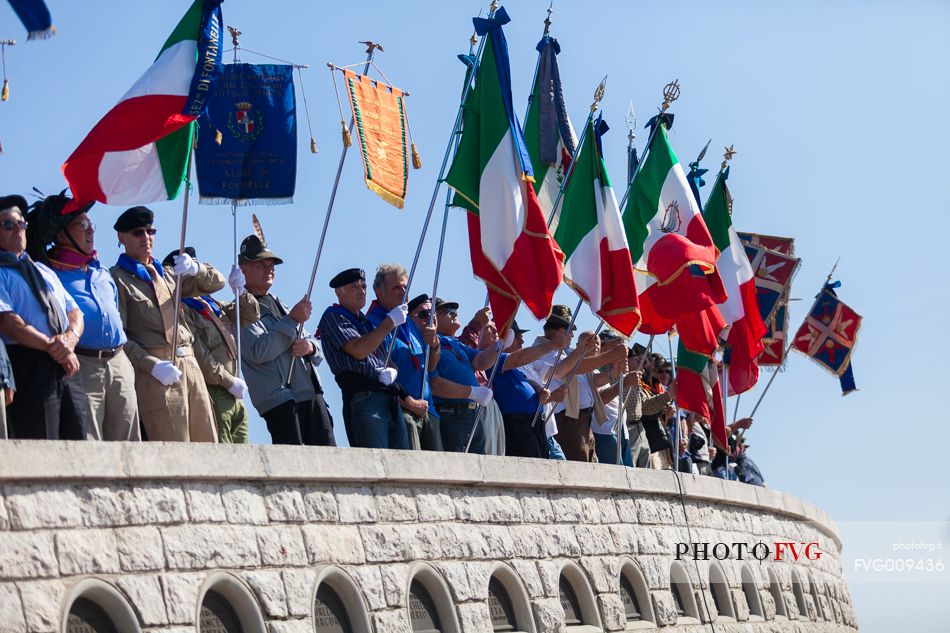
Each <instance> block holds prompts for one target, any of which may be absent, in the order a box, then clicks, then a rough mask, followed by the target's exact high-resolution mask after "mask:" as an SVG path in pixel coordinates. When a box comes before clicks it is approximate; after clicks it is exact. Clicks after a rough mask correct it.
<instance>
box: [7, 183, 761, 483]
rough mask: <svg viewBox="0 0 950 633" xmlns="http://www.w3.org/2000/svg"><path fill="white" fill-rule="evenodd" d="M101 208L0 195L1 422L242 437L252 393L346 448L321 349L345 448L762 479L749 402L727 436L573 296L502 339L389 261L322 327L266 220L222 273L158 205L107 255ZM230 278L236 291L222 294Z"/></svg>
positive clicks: (19, 435)
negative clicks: (714, 433) (294, 287)
mask: <svg viewBox="0 0 950 633" xmlns="http://www.w3.org/2000/svg"><path fill="white" fill-rule="evenodd" d="M91 206H92V205H87V206H86V207H83V208H76V209H73V208H72V207H73V205H72V201H71V200H70V199H69V198H68V197H67V196H65V195H64V194H60V195H51V196H47V197H45V198H44V199H42V200H39V201H38V202H36V203H34V204H33V205H32V206H29V207H28V205H27V203H26V200H25V199H24V198H23V197H21V196H17V195H11V196H6V197H2V198H0V337H2V342H3V345H2V346H0V352H2V353H0V387H2V388H3V391H4V397H5V405H6V406H5V408H4V407H0V439H5V438H9V439H44V438H47V439H88V440H97V439H98V440H125V441H140V440H150V441H186V442H187V441H192V442H229V443H245V442H247V441H248V412H247V409H246V408H245V405H244V398H245V396H248V395H249V396H250V401H251V404H252V405H253V406H254V407H255V408H256V409H257V411H258V412H259V413H260V415H261V417H262V418H263V419H264V421H265V423H266V425H267V430H268V432H269V433H270V436H271V440H272V441H273V443H275V444H307V445H324V446H333V445H335V437H334V430H333V426H334V418H333V415H332V414H331V412H330V409H329V407H328V406H327V402H326V400H325V399H324V390H323V385H322V383H321V376H320V372H318V370H317V368H318V367H319V366H321V365H323V364H324V361H325V364H326V367H327V368H328V369H329V371H330V372H331V373H332V375H333V377H334V379H335V380H336V382H337V384H338V385H339V387H340V390H341V392H342V411H341V413H342V419H343V425H344V428H345V431H346V437H347V439H348V440H349V443H350V445H351V446H357V447H367V448H392V449H412V450H430V451H450V452H466V451H467V452H470V453H475V454H493V455H512V456H520V457H533V458H540V459H566V460H573V461H583V462H602V463H611V464H616V463H622V464H624V465H625V466H628V467H637V468H659V469H663V468H672V467H673V466H675V467H676V468H677V469H678V470H680V471H682V472H692V473H695V474H700V475H711V476H717V477H721V478H727V479H739V480H741V481H745V482H747V483H753V484H757V485H764V482H763V480H762V476H761V473H760V471H759V469H758V468H757V466H756V465H755V464H754V462H752V460H751V459H749V457H748V455H747V454H746V448H747V447H746V446H745V445H744V443H743V442H742V439H741V433H738V434H737V433H736V432H737V431H740V430H741V429H747V428H749V426H750V425H751V420H750V419H748V418H745V419H742V420H738V421H736V422H735V423H733V424H732V425H731V427H730V442H732V444H731V445H730V447H729V450H728V451H726V450H719V451H717V450H716V448H715V447H713V446H712V445H711V442H710V437H711V435H710V431H709V426H708V421H707V420H705V419H703V418H701V417H700V416H697V415H695V414H686V413H683V412H678V411H677V408H676V406H675V398H676V386H675V382H674V381H673V367H672V366H671V365H670V363H669V361H668V360H667V359H665V358H663V357H662V356H661V355H659V354H654V353H652V352H651V350H648V349H646V348H644V347H643V346H642V345H639V344H634V345H633V346H632V347H630V348H627V347H626V345H625V344H624V341H623V339H622V338H621V337H620V336H618V335H616V334H614V333H612V332H609V331H605V332H601V333H600V334H599V335H598V334H595V333H594V332H586V331H585V332H580V333H577V332H576V327H575V326H573V321H574V320H573V319H572V314H571V310H570V308H568V307H567V306H562V305H555V306H554V308H553V310H552V312H551V314H550V316H549V317H548V318H547V320H546V321H545V322H544V324H543V327H542V332H541V334H540V335H538V336H537V337H536V338H535V339H534V340H533V341H531V342H530V344H529V343H527V342H526V339H525V337H524V335H525V334H526V333H527V330H524V329H521V328H520V327H519V326H518V324H517V322H515V323H513V324H511V327H509V328H507V330H506V335H505V336H504V337H500V336H499V332H498V328H496V325H495V324H494V323H493V322H492V318H491V312H490V310H489V309H487V308H483V309H480V310H476V311H475V312H474V316H473V318H472V319H471V320H470V321H468V322H467V324H466V325H464V326H463V322H462V320H460V318H459V304H458V303H457V302H455V301H452V300H451V299H446V298H442V297H434V298H433V297H429V296H427V295H425V294H421V295H419V296H416V297H414V298H412V299H411V300H409V298H408V297H407V296H406V285H407V277H408V276H407V273H406V270H405V268H403V267H402V266H399V265H396V264H384V265H382V266H379V268H378V269H377V270H376V273H375V275H374V277H373V278H372V280H371V285H372V291H373V293H374V295H375V298H374V299H373V301H372V302H371V303H370V304H369V306H368V307H367V302H368V297H367V290H368V285H369V284H368V283H367V277H366V274H365V272H364V271H363V270H361V269H359V268H350V269H347V270H344V271H342V272H340V273H338V274H337V275H335V276H334V277H333V278H332V279H330V282H329V284H330V287H331V288H333V290H334V292H335V293H336V297H337V303H335V304H333V305H332V306H329V307H328V308H326V310H325V311H324V312H323V314H322V316H320V319H319V327H318V330H317V332H316V334H315V335H314V334H311V333H308V332H307V331H306V330H305V328H304V324H305V323H306V322H307V321H308V320H309V319H310V318H311V315H312V311H313V306H312V304H311V303H310V301H309V300H308V299H302V300H300V301H298V302H297V303H295V304H294V305H293V306H291V307H287V306H286V305H285V304H284V303H283V302H281V301H280V299H279V298H278V297H276V296H274V295H273V294H272V293H271V289H272V287H273V285H274V282H275V279H276V274H277V269H278V268H277V267H278V266H280V265H281V264H283V260H282V259H281V258H280V257H279V256H278V255H277V254H275V253H274V252H273V251H271V250H270V248H269V246H268V245H267V244H266V243H265V242H264V241H263V237H262V236H258V235H251V236H248V237H247V238H245V239H244V240H243V242H242V243H241V247H240V252H239V256H238V261H239V266H237V267H234V268H232V270H231V271H230V274H229V275H228V276H227V278H225V276H224V274H222V273H221V272H219V271H218V270H217V269H215V268H214V267H213V266H212V265H211V264H207V263H203V262H200V261H199V260H198V256H197V253H196V252H195V250H194V249H193V248H191V247H189V248H186V249H185V250H184V251H183V252H179V251H173V252H172V253H169V254H168V256H166V257H165V258H164V259H162V260H160V261H159V260H158V259H156V257H155V256H154V255H153V253H152V248H153V246H154V240H155V233H156V229H155V228H154V227H153V223H154V214H153V213H152V211H151V210H149V209H148V208H146V207H142V206H138V207H133V208H130V209H128V210H126V211H125V212H124V213H122V214H121V215H120V216H119V218H118V220H117V221H116V222H115V225H114V226H113V228H114V229H115V231H116V234H117V236H118V240H119V244H120V245H121V247H122V249H123V252H122V253H121V254H120V256H119V258H118V261H117V262H116V264H115V265H114V266H112V267H111V268H109V269H108V270H106V269H105V268H103V267H102V265H101V264H100V262H99V260H98V258H97V254H96V248H95V235H96V227H95V225H94V224H93V222H92V220H91V219H90V218H89V215H88V212H89V208H90V207H91ZM64 210H66V211H67V212H66V213H63V211H64ZM225 285H228V286H229V287H230V289H231V291H232V296H237V297H238V300H237V301H238V305H235V302H234V301H227V302H221V301H218V300H217V299H215V298H213V297H212V296H211V295H212V293H215V292H217V291H219V290H221V289H223V288H224V287H225ZM179 299H180V301H179ZM176 302H177V305H176ZM242 375H243V378H242ZM492 376H493V377H492Z"/></svg>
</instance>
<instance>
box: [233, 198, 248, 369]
mask: <svg viewBox="0 0 950 633" xmlns="http://www.w3.org/2000/svg"><path fill="white" fill-rule="evenodd" d="M231 220H232V224H233V233H234V267H235V268H237V267H238V221H237V200H232V201H231ZM245 292H246V290H245ZM232 327H233V328H234V347H235V357H236V358H235V360H236V363H237V365H236V369H235V371H234V376H235V377H236V378H240V377H241V293H240V292H239V291H238V289H237V288H235V289H234V323H233V324H232Z"/></svg>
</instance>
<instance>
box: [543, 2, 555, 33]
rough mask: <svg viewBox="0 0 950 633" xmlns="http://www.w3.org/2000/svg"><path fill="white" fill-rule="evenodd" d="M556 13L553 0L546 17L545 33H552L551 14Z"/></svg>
mask: <svg viewBox="0 0 950 633" xmlns="http://www.w3.org/2000/svg"><path fill="white" fill-rule="evenodd" d="M552 13H554V0H551V4H550V5H549V6H548V17H546V18H544V34H545V35H548V34H550V33H551V14H552Z"/></svg>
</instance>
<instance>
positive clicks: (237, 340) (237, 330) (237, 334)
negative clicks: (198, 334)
mask: <svg viewBox="0 0 950 633" xmlns="http://www.w3.org/2000/svg"><path fill="white" fill-rule="evenodd" d="M227 28H228V33H230V34H231V43H232V44H233V45H234V54H233V56H232V58H231V63H232V64H236V63H238V62H239V61H241V60H240V58H239V57H238V51H239V50H240V48H241V44H240V42H239V41H238V40H239V38H240V37H241V32H240V31H239V30H237V28H236V27H233V26H229V27H227ZM231 225H232V234H233V236H234V264H233V266H234V268H237V267H238V250H239V247H238V221H237V198H232V199H231ZM231 325H232V327H233V328H234V346H235V353H234V355H235V361H236V363H235V370H234V377H235V378H240V377H241V293H240V291H239V290H238V289H237V288H235V289H234V323H232V324H231ZM291 364H293V363H291ZM301 443H302V442H301Z"/></svg>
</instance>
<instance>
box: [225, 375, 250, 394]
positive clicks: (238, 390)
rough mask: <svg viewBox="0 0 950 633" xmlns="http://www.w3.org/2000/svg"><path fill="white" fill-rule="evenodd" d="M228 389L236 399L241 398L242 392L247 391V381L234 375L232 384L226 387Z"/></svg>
mask: <svg viewBox="0 0 950 633" xmlns="http://www.w3.org/2000/svg"><path fill="white" fill-rule="evenodd" d="M228 391H229V392H230V393H231V395H232V396H234V397H235V398H237V399H238V400H243V399H244V394H246V393H247V383H246V382H244V381H243V380H241V379H240V378H238V377H237V376H235V377H234V384H233V385H231V386H230V387H228Z"/></svg>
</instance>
